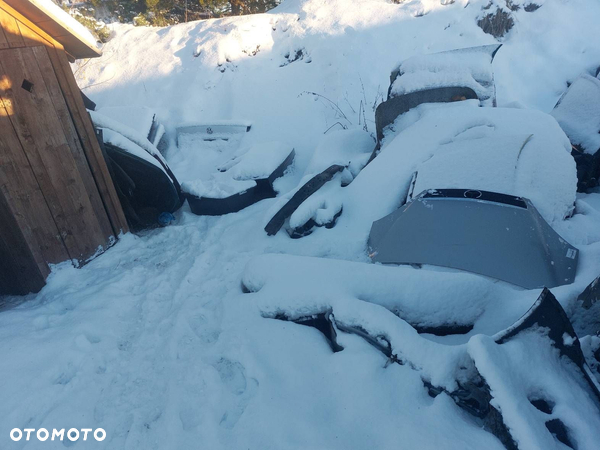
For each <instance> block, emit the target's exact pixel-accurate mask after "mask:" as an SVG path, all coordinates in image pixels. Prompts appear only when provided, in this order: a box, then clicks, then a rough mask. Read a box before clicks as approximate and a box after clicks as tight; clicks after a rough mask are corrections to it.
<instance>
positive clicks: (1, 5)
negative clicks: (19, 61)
mask: <svg viewBox="0 0 600 450" xmlns="http://www.w3.org/2000/svg"><path fill="white" fill-rule="evenodd" d="M2 14H6V15H8V16H9V17H13V18H14V19H15V20H16V21H17V27H19V31H20V32H21V33H22V28H21V25H25V26H26V27H27V28H29V29H30V30H31V31H32V32H33V33H34V34H36V35H38V36H39V37H40V38H42V39H43V40H44V41H46V42H49V43H50V44H51V45H53V46H54V45H56V44H58V45H59V46H60V48H62V45H60V44H59V43H58V42H57V41H56V39H54V38H53V37H52V36H50V35H49V34H48V33H46V32H45V31H44V30H42V29H41V28H40V27H38V26H37V25H35V24H34V23H33V22H31V20H29V19H28V18H27V17H25V16H23V15H22V14H21V13H19V12H18V11H16V10H15V9H13V8H12V7H11V6H10V5H7V4H6V3H5V2H4V1H3V0H0V15H2ZM0 28H1V27H0ZM21 36H22V35H21ZM22 37H23V36H22ZM25 45H26V42H25V38H24V39H23V45H22V46H25ZM12 47H13V48H15V47H19V45H17V42H13V45H12Z"/></svg>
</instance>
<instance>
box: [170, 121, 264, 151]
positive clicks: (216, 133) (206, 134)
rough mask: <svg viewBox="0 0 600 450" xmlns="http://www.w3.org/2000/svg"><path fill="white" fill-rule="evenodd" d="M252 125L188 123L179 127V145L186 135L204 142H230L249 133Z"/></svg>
mask: <svg viewBox="0 0 600 450" xmlns="http://www.w3.org/2000/svg"><path fill="white" fill-rule="evenodd" d="M251 128H252V123H251V122H248V121H239V122H234V121H225V120H221V121H213V122H210V123H188V124H183V125H180V126H178V127H177V130H176V134H177V145H179V141H180V139H181V138H182V136H184V135H190V134H191V135H195V136H200V137H201V138H202V140H204V141H208V142H211V141H216V140H223V141H228V140H230V139H231V138H232V137H234V136H236V135H239V134H244V133H248V132H249V131H250V129H251Z"/></svg>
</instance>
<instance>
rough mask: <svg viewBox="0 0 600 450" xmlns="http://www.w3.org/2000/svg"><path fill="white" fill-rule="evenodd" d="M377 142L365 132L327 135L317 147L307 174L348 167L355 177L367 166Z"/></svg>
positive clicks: (341, 132) (350, 131)
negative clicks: (334, 167) (338, 166)
mask: <svg viewBox="0 0 600 450" xmlns="http://www.w3.org/2000/svg"><path fill="white" fill-rule="evenodd" d="M374 147H375V141H374V139H373V137H372V136H371V135H370V134H369V133H367V132H366V131H364V130H360V129H356V128H354V129H349V130H335V131H331V132H329V133H327V134H326V135H325V136H324V137H323V139H321V141H320V142H319V145H317V147H316V149H315V152H314V153H313V155H312V158H311V160H310V161H309V163H308V166H307V168H306V172H307V173H312V174H317V173H320V172H322V171H324V170H325V169H327V168H328V167H329V166H332V165H334V164H338V165H340V166H347V167H348V170H349V171H350V173H351V174H352V176H353V177H355V176H356V175H358V173H359V172H360V171H361V170H362V168H363V167H364V166H365V165H366V164H367V161H368V160H369V157H370V156H371V153H372V152H373V148H374Z"/></svg>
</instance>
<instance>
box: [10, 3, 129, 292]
mask: <svg viewBox="0 0 600 450" xmlns="http://www.w3.org/2000/svg"><path fill="white" fill-rule="evenodd" d="M24 80H26V82H27V83H30V84H31V85H32V86H29V88H28V86H26V85H25V84H26V83H25V81H24ZM21 83H24V84H23V87H22V85H21ZM127 231H128V229H127V223H126V220H125V217H124V214H123V211H122V208H121V205H120V202H119V200H118V197H117V194H116V191H115V188H114V185H113V183H112V180H111V178H110V175H109V172H108V168H107V166H106V163H105V161H104V158H103V156H102V151H101V149H100V146H99V144H98V142H97V140H96V137H95V132H94V128H93V125H92V123H91V120H90V118H89V115H88V114H87V111H86V109H85V106H84V104H83V100H82V98H81V95H80V91H79V88H78V86H77V84H76V82H75V78H74V76H73V73H72V71H71V68H70V65H69V62H68V55H67V54H66V53H65V51H64V49H63V48H62V46H61V45H60V44H59V43H58V42H56V41H55V40H54V39H52V37H51V36H49V35H47V34H46V33H44V32H43V31H42V30H40V29H38V28H37V27H36V26H35V25H33V24H31V23H30V22H29V21H27V19H26V18H24V17H22V16H21V15H19V13H17V12H16V11H14V10H12V9H11V8H10V7H9V6H8V5H6V4H5V3H4V2H3V0H0V294H2V291H3V289H2V285H6V284H7V283H9V282H10V281H11V280H12V281H13V285H14V286H13V289H12V293H24V292H27V291H28V290H38V289H39V288H41V286H42V285H43V280H44V279H45V277H46V276H47V275H48V273H49V269H48V263H57V262H61V261H64V260H68V259H71V260H78V261H80V262H84V261H85V260H86V259H87V258H89V257H90V256H92V255H94V254H95V253H96V252H97V251H98V250H101V249H102V248H106V247H107V246H108V245H110V243H111V242H112V241H113V239H114V237H116V236H118V235H119V234H120V233H121V232H127ZM6 261H11V263H10V264H7V263H6ZM19 273H20V274H21V275H20V276H21V278H22V279H21V280H20V281H21V284H20V285H18V283H16V282H15V281H14V277H15V276H17V274H19ZM24 274H26V275H25V276H24Z"/></svg>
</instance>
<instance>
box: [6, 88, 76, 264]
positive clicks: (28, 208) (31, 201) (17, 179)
mask: <svg viewBox="0 0 600 450" xmlns="http://www.w3.org/2000/svg"><path fill="white" fill-rule="evenodd" d="M6 85H7V80H6V79H2V80H0V97H4V95H3V91H4V90H6ZM0 136H1V137H2V139H0V194H1V195H3V198H4V199H5V200H6V201H7V202H8V205H9V207H10V209H11V214H12V215H13V216H14V218H15V221H16V223H17V224H18V226H19V229H20V230H21V234H22V235H23V236H24V238H25V239H26V240H27V242H28V243H29V245H30V247H31V251H32V254H33V257H34V260H35V262H36V264H37V265H38V268H39V271H40V272H41V273H42V274H43V275H44V276H45V275H47V274H48V273H49V270H48V267H47V263H59V262H61V261H64V260H66V259H69V254H68V253H67V251H66V249H65V247H64V244H63V242H62V239H61V237H60V233H59V231H58V228H57V227H56V225H55V223H54V219H53V218H52V215H51V214H50V210H49V209H48V205H47V204H46V200H45V198H44V195H43V193H42V191H41V189H40V187H39V185H38V183H37V180H36V179H35V176H34V174H33V171H32V170H31V166H30V165H29V161H28V160H27V157H26V155H25V152H24V151H23V148H22V146H21V143H20V142H19V139H18V137H17V135H16V133H15V131H14V129H13V127H12V123H11V122H10V119H9V117H8V112H7V110H6V108H5V107H4V103H3V102H2V100H1V99H0Z"/></svg>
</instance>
